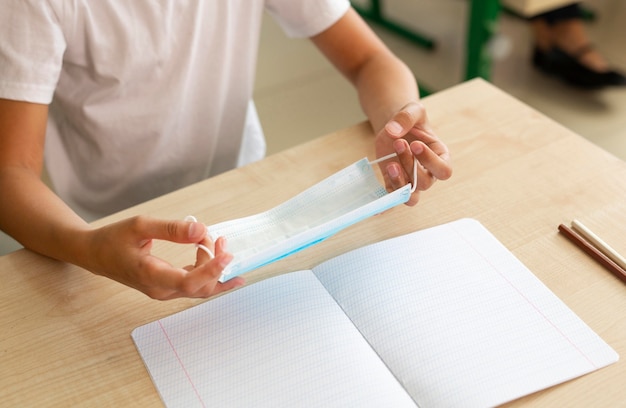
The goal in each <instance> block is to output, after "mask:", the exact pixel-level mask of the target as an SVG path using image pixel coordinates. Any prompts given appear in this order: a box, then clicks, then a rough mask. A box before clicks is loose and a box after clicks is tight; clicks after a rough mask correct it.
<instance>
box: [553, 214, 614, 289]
mask: <svg viewBox="0 0 626 408" xmlns="http://www.w3.org/2000/svg"><path fill="white" fill-rule="evenodd" d="M559 232H560V233H561V234H563V235H565V237H566V238H567V239H569V240H570V241H572V242H573V243H574V244H576V245H577V246H578V247H580V248H581V249H582V250H583V251H585V252H586V253H587V254H588V255H590V256H591V257H592V258H593V259H595V260H596V261H598V262H599V263H600V264H602V266H604V267H605V268H606V269H608V270H609V272H611V273H612V274H613V275H615V276H616V277H617V278H619V279H620V280H622V281H623V282H624V283H626V271H625V270H624V269H622V267H620V266H619V265H618V264H616V263H615V262H613V261H612V260H611V259H610V258H609V257H607V256H606V255H604V254H603V253H602V252H600V251H599V250H598V249H597V248H596V247H595V246H593V245H591V244H590V243H589V242H587V240H585V239H584V238H583V237H582V236H580V235H579V234H577V233H576V232H575V231H574V230H572V229H571V228H569V227H568V226H566V225H563V224H561V225H559Z"/></svg>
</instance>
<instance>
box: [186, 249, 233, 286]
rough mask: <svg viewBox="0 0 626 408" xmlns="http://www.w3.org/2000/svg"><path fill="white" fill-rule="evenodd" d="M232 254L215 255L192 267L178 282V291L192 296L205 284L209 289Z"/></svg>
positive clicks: (220, 274)
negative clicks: (207, 260) (179, 282)
mask: <svg viewBox="0 0 626 408" xmlns="http://www.w3.org/2000/svg"><path fill="white" fill-rule="evenodd" d="M232 259H233V256H232V255H231V254H229V253H227V252H222V253H220V254H219V255H215V258H213V259H212V260H210V261H209V262H206V263H204V264H202V265H199V266H198V267H196V268H194V269H192V270H191V271H190V272H189V273H188V274H187V276H185V278H184V279H183V280H182V282H181V284H180V287H179V288H180V292H181V294H182V295H184V296H194V295H195V294H196V293H198V291H199V290H200V289H202V288H204V287H206V286H208V289H210V290H211V291H212V290H213V288H214V287H215V285H216V284H217V282H218V280H219V278H220V277H221V276H222V272H223V271H224V268H225V267H226V265H228V264H229V263H230V261H232Z"/></svg>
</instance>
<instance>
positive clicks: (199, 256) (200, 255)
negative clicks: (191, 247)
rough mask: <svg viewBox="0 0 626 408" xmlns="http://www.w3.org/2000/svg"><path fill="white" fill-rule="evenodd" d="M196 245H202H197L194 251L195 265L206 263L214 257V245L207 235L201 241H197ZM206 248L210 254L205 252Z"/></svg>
mask: <svg viewBox="0 0 626 408" xmlns="http://www.w3.org/2000/svg"><path fill="white" fill-rule="evenodd" d="M198 245H201V246H202V247H200V246H199V247H198V250H197V251H196V263H195V266H198V265H202V264H204V263H207V262H209V261H210V260H211V259H213V258H214V257H215V245H214V244H213V241H212V240H211V239H210V238H209V237H208V236H207V237H205V238H204V239H203V240H202V241H200V242H198ZM205 248H206V249H205ZM207 250H208V251H209V252H210V254H209V253H208V252H207Z"/></svg>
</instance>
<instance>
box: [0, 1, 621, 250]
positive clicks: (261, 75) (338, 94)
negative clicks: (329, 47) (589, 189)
mask: <svg viewBox="0 0 626 408" xmlns="http://www.w3.org/2000/svg"><path fill="white" fill-rule="evenodd" d="M354 2H355V3H357V4H361V5H364V4H368V2H367V0H358V1H357V0H354ZM384 4H385V9H384V11H385V13H386V15H388V16H389V17H391V18H394V19H395V20H396V21H400V22H402V23H403V24H405V25H407V26H409V27H412V28H414V29H415V30H418V31H421V32H423V33H428V35H429V36H430V37H432V38H434V39H435V40H436V42H437V48H436V49H435V50H434V51H427V50H424V49H421V48H419V47H417V46H416V45H414V44H412V43H409V42H408V41H406V40H404V39H402V38H399V37H397V36H395V35H393V34H390V33H389V32H387V31H385V30H383V29H379V28H377V27H374V28H375V30H376V31H377V32H378V33H379V35H380V36H381V38H382V39H383V40H384V41H385V42H386V43H387V44H388V45H389V47H390V48H391V49H392V50H393V51H394V52H395V53H396V54H397V55H399V56H400V57H401V58H402V59H403V60H404V61H405V62H406V63H407V64H408V65H409V66H410V68H411V69H412V70H413V71H414V73H415V75H416V77H417V78H418V80H419V82H420V83H421V84H423V85H424V86H425V87H427V88H428V89H430V90H433V91H437V90H441V89H445V88H447V87H449V86H452V85H454V84H456V83H458V82H460V81H461V80H462V72H463V64H464V62H463V61H464V54H463V50H464V47H465V30H466V25H465V22H466V20H467V9H468V2H467V1H459V0H419V1H418V0H385V2H384ZM589 7H590V8H591V9H592V10H593V11H594V12H595V13H596V16H597V18H596V20H595V21H593V22H590V23H589V31H590V34H591V36H592V39H593V40H594V44H595V45H596V46H597V48H598V49H600V50H601V51H602V52H603V53H604V54H605V55H606V56H607V57H608V58H609V60H610V61H611V62H613V63H614V65H615V66H616V67H618V68H620V69H621V70H624V71H626V52H624V51H625V50H624V46H623V44H620V39H621V40H623V39H624V38H626V2H624V1H621V0H594V1H593V2H590V3H589ZM499 32H500V35H499V38H498V41H497V43H496V44H498V47H496V50H497V52H496V54H495V55H494V57H495V58H496V61H495V63H494V65H493V76H492V82H493V83H494V84H495V85H496V86H498V87H500V88H502V89H504V90H505V91H507V92H509V93H510V94H512V95H514V96H515V97H517V98H518V99H520V100H521V101H523V102H525V103H527V104H528V105H530V106H533V107H534V108H536V109H537V110H539V111H541V112H543V113H544V114H545V115H547V116H548V117H550V118H552V119H554V120H556V121H557V122H560V123H561V124H563V125H565V126H566V127H568V128H570V129H572V130H573V131H575V132H576V133H578V134H580V135H582V136H583V137H585V138H588V139H589V140H591V141H593V142H594V143H596V144H597V145H598V146H600V147H602V148H603V149H606V150H608V151H610V152H612V153H613V154H615V155H616V156H618V157H621V158H622V159H624V160H626V88H624V89H607V90H602V91H582V90H578V89H572V88H570V87H568V86H566V85H564V84H562V83H561V82H559V81H558V80H555V79H553V78H548V77H545V76H544V75H542V74H540V73H538V72H536V71H535V70H534V69H533V68H532V67H531V66H530V64H529V63H528V60H529V54H530V45H531V40H530V38H529V31H528V25H527V23H525V22H524V21H523V20H520V19H518V18H515V17H513V16H510V15H506V14H504V15H502V17H501V20H500V25H499ZM257 72H258V74H257V86H256V89H255V95H254V97H255V101H256V104H257V109H258V111H259V115H260V116H261V120H262V122H263V126H264V131H265V134H266V137H267V140H268V154H272V153H275V152H278V151H280V150H283V149H285V148H288V147H290V146H294V145H296V144H299V143H303V142H305V141H307V140H310V139H312V138H315V137H318V136H321V135H324V134H327V133H330V132H332V131H334V130H336V129H340V128H344V127H347V126H350V125H352V124H354V123H357V122H360V121H362V120H364V119H365V117H364V115H363V114H362V112H361V110H360V108H359V106H358V102H357V101H356V97H355V93H354V90H353V89H352V87H351V86H350V85H349V84H348V83H347V82H346V81H345V80H344V79H343V78H342V77H341V76H340V75H339V74H337V72H336V71H335V70H334V69H333V68H332V67H331V66H330V65H329V64H328V63H327V62H326V61H325V60H324V59H323V58H322V57H321V55H320V54H319V53H318V52H317V51H316V50H315V49H314V48H313V46H312V45H311V44H310V42H308V41H307V40H293V39H287V38H286V37H285V36H284V34H283V33H282V31H281V30H280V29H279V28H278V26H277V25H276V24H275V23H274V22H273V20H271V18H269V17H268V18H267V19H266V22H265V24H264V28H263V33H262V41H261V50H260V55H259V63H258V70H257ZM16 248H19V245H18V244H16V243H15V242H13V241H11V240H10V239H8V238H7V237H6V236H2V234H0V255H2V254H4V253H6V252H9V251H12V250H14V249H16Z"/></svg>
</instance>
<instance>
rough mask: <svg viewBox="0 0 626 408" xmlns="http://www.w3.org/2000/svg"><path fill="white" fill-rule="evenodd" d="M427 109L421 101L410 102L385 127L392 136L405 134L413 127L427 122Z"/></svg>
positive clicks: (397, 136)
mask: <svg viewBox="0 0 626 408" xmlns="http://www.w3.org/2000/svg"><path fill="white" fill-rule="evenodd" d="M426 119H427V116H426V110H425V109H424V106H423V105H422V104H421V103H418V102H410V103H408V104H406V105H405V106H404V107H403V108H402V109H400V111H398V112H397V113H396V114H395V115H393V117H392V118H391V120H390V121H389V122H387V124H386V125H385V127H384V131H385V132H386V133H387V134H388V135H389V136H391V137H392V138H395V139H397V138H400V137H403V136H405V135H406V134H407V133H408V132H409V131H410V130H411V129H413V127H415V126H422V125H423V124H425V123H426Z"/></svg>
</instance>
